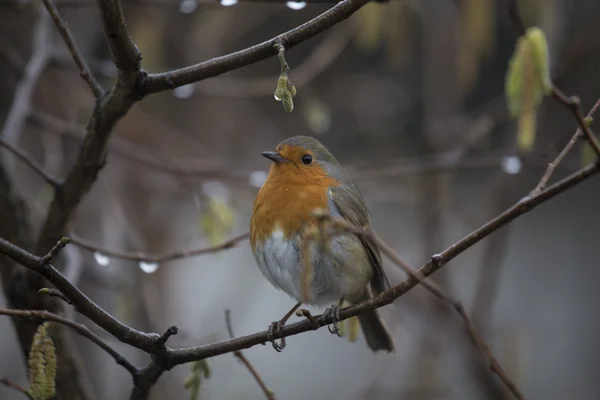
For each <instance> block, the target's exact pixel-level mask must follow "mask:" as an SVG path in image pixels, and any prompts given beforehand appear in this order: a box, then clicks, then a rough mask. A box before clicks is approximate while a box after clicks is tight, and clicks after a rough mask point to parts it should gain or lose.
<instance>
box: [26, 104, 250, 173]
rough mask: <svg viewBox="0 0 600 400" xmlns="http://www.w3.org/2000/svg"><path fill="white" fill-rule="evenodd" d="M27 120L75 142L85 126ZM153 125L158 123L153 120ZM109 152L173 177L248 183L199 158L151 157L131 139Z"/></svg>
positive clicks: (117, 141)
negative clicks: (72, 138) (73, 138)
mask: <svg viewBox="0 0 600 400" xmlns="http://www.w3.org/2000/svg"><path fill="white" fill-rule="evenodd" d="M30 118H31V120H32V121H33V122H34V123H36V124H37V125H39V126H40V127H41V128H43V129H46V130H48V131H50V132H51V133H57V134H60V135H68V136H71V137H75V138H78V139H81V138H83V136H84V130H85V127H83V126H79V125H77V124H75V123H74V122H71V121H65V120H62V119H60V118H58V117H55V116H53V115H51V114H48V113H44V112H38V111H34V112H32V113H31V114H30ZM156 123H158V122H157V121H156ZM165 129H169V130H171V131H172V132H169V133H174V134H176V133H179V132H178V131H176V130H175V129H173V128H171V127H165ZM109 149H110V150H111V151H114V152H115V153H117V154H119V155H120V156H122V157H123V158H126V159H128V160H130V161H132V162H137V163H139V164H141V165H145V166H147V167H150V168H153V169H155V170H157V171H160V172H164V173H167V174H170V175H174V176H177V177H180V176H181V177H200V178H222V179H244V180H246V181H247V180H248V172H247V171H242V169H241V168H240V170H231V168H227V166H226V165H225V164H224V163H223V162H222V161H218V160H214V161H213V160H201V159H181V160H179V159H177V160H170V161H168V160H166V159H165V158H164V157H163V156H160V155H159V154H155V153H154V152H153V150H152V149H150V148H149V147H147V146H143V145H139V144H137V143H135V142H133V141H131V140H128V139H125V138H122V137H118V136H117V137H114V138H113V139H112V140H111V141H110V143H109Z"/></svg>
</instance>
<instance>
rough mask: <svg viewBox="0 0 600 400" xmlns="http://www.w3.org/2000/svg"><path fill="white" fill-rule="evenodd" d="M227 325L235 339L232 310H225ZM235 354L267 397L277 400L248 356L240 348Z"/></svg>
mask: <svg viewBox="0 0 600 400" xmlns="http://www.w3.org/2000/svg"><path fill="white" fill-rule="evenodd" d="M225 325H227V332H228V333H229V337H230V338H231V339H233V338H234V337H235V335H234V334H233V327H232V326H231V311H230V310H225ZM233 355H234V356H235V357H237V359H238V360H240V362H241V363H242V364H244V366H245V367H246V369H248V371H249V372H250V374H252V377H253V378H254V380H255V381H256V383H258V386H260V389H261V390H262V391H263V393H264V394H265V397H266V398H267V400H276V399H277V398H276V397H275V393H273V391H272V390H271V389H269V388H268V387H267V385H265V382H264V381H263V379H262V378H261V376H260V374H259V373H258V371H257V370H256V369H255V368H254V366H253V365H252V364H251V363H250V361H249V360H248V359H247V358H246V356H245V355H244V353H242V352H241V351H240V350H236V351H234V352H233Z"/></svg>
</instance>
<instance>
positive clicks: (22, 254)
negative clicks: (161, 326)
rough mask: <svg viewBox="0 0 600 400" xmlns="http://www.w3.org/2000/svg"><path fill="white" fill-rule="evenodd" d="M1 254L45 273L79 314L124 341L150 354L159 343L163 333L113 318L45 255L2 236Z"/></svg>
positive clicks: (0, 243)
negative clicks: (141, 329)
mask: <svg viewBox="0 0 600 400" xmlns="http://www.w3.org/2000/svg"><path fill="white" fill-rule="evenodd" d="M0 254H4V255H7V256H8V257H10V258H11V259H13V260H14V261H16V262H18V263H20V264H21V265H23V266H25V267H27V268H29V269H31V270H33V271H35V272H37V273H38V274H40V275H42V276H43V277H44V278H46V279H47V280H48V281H50V282H51V283H52V284H53V285H54V286H56V288H57V289H58V290H59V291H60V292H61V293H62V294H63V295H64V296H65V297H66V298H67V299H69V300H70V302H71V303H72V304H73V305H74V306H75V309H76V310H77V311H78V312H79V313H80V314H82V315H84V316H86V317H88V318H89V319H90V320H92V322H94V323H95V324H96V325H98V326H100V327H101V328H102V329H104V330H105V331H107V332H108V333H110V334H111V335H113V336H114V337H116V338H118V339H119V340H121V341H122V342H124V343H127V344H129V345H131V346H133V347H135V348H138V349H140V350H144V351H146V352H148V353H150V354H152V353H153V352H155V351H156V349H157V347H159V346H157V344H156V341H157V340H158V339H159V338H160V335H157V334H155V333H153V334H149V333H144V332H140V331H138V330H135V329H133V328H131V327H129V326H127V325H125V324H123V323H122V322H121V321H119V320H117V319H116V318H114V317H113V316H112V315H110V314H109V313H107V312H106V311H104V310H103V309H101V308H100V307H99V306H98V305H97V304H96V303H94V302H93V301H92V300H91V299H90V298H89V297H87V296H86V295H85V294H84V293H83V292H82V291H81V290H79V289H78V288H77V287H76V286H75V285H73V284H72V283H70V282H69V281H68V280H67V279H66V278H65V277H64V275H63V274H61V273H60V272H59V271H58V270H57V269H56V268H54V266H52V264H49V263H45V262H44V257H38V256H35V255H33V254H31V253H29V252H27V251H25V250H23V249H21V248H20V247H18V246H15V245H14V244H12V243H10V242H8V241H7V240H4V239H3V238H0Z"/></svg>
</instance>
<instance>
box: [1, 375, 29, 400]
mask: <svg viewBox="0 0 600 400" xmlns="http://www.w3.org/2000/svg"><path fill="white" fill-rule="evenodd" d="M0 383H1V384H3V385H4V386H6V387H9V388H12V389H14V390H16V391H17V392H19V393H21V394H23V396H25V397H27V398H28V399H30V400H33V397H31V395H30V394H29V392H28V391H27V389H25V388H24V387H23V386H21V385H19V384H18V383H15V382H13V381H11V380H10V379H7V378H2V379H0Z"/></svg>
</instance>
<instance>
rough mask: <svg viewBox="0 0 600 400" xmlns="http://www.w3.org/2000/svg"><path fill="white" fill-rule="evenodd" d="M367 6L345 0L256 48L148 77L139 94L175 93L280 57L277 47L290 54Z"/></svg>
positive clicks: (360, 0)
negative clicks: (207, 79) (299, 45)
mask: <svg viewBox="0 0 600 400" xmlns="http://www.w3.org/2000/svg"><path fill="white" fill-rule="evenodd" d="M367 3H369V0H354V1H350V0H344V1H341V2H339V3H337V4H336V5H335V6H333V7H332V8H330V9H329V10H327V11H325V12H324V13H323V14H321V15H319V16H317V17H315V18H313V19H312V20H310V21H308V22H306V23H304V24H302V25H300V26H298V27H297V28H294V29H292V30H289V31H288V32H286V33H283V34H281V35H278V36H276V37H274V38H272V39H270V40H267V41H265V42H262V43H260V44H257V45H255V46H252V47H249V48H247V49H244V50H241V51H237V52H235V53H231V54H228V55H226V56H221V57H215V58H213V59H211V60H208V61H204V62H202V63H199V64H195V65H192V66H189V67H185V68H181V69H178V70H174V71H169V72H163V73H158V74H149V75H148V77H147V80H146V81H145V82H144V84H143V86H142V87H141V88H140V92H141V94H150V93H156V92H161V91H165V90H169V89H174V88H176V87H179V86H183V85H187V84H190V83H194V82H197V81H200V80H203V79H206V78H211V77H213V76H217V75H221V74H224V73H225V72H229V71H232V70H234V69H237V68H240V67H243V66H247V65H250V64H254V63H256V62H258V61H261V60H264V59H266V58H269V57H272V56H274V55H277V49H275V47H274V46H275V44H276V43H280V44H281V45H282V46H284V47H285V48H286V49H288V50H289V49H290V48H292V47H294V46H296V45H298V44H300V43H302V42H303V41H305V40H308V39H310V38H312V37H313V36H316V35H317V34H319V33H321V32H323V31H325V30H326V29H329V28H331V27H332V26H334V25H336V24H338V23H339V22H341V21H343V20H345V19H347V18H348V17H350V16H351V15H352V14H354V13H355V12H356V11H358V10H359V9H360V8H361V7H363V6H364V5H366V4H367Z"/></svg>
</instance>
